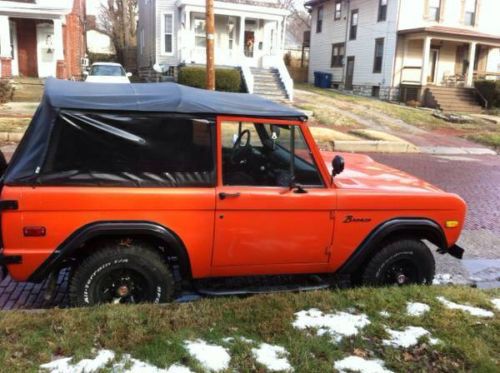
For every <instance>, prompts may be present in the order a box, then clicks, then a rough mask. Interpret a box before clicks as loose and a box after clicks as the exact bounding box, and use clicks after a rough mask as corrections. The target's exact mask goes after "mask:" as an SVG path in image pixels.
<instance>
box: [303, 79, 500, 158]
mask: <svg viewBox="0 0 500 373" xmlns="http://www.w3.org/2000/svg"><path fill="white" fill-rule="evenodd" d="M295 88H297V89H301V90H305V91H309V92H314V93H317V94H319V95H321V96H323V97H329V98H331V99H332V105H333V104H335V102H340V103H346V104H351V107H350V108H349V109H348V110H350V111H351V112H352V113H354V114H357V115H359V116H360V117H365V118H369V119H375V120H378V121H380V122H382V123H384V118H383V116H387V117H389V118H390V119H391V118H392V119H400V120H403V121H404V122H406V123H407V124H411V125H413V126H416V127H419V128H422V129H426V130H452V131H454V132H456V135H457V136H461V137H465V138H468V139H470V140H472V141H475V142H478V143H481V144H484V145H488V146H492V147H494V148H500V126H499V125H498V124H495V123H491V122H488V121H484V120H479V119H477V120H474V121H473V122H471V123H463V124H459V123H451V122H447V121H445V120H442V119H439V118H436V117H434V116H433V115H432V111H430V110H423V109H416V108H411V107H408V106H404V105H398V104H393V103H389V102H385V101H381V100H377V99H372V98H368V97H362V96H354V95H348V94H343V93H341V92H337V91H334V90H327V89H322V88H317V87H314V86H313V85H311V84H296V85H295ZM311 110H313V111H314V113H315V114H316V111H315V110H314V109H311ZM381 114H382V116H381ZM318 120H319V121H320V122H323V121H328V118H327V117H325V116H324V115H323V116H320V117H319V118H318ZM330 121H332V119H330ZM385 122H386V123H385V124H388V125H389V126H390V125H391V123H390V122H388V121H385Z"/></svg>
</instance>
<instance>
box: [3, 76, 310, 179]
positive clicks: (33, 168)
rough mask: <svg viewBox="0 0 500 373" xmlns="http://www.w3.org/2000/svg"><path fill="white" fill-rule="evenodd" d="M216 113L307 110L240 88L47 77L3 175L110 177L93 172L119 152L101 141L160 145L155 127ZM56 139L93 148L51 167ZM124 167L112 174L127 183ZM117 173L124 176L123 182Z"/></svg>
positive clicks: (142, 147) (140, 147)
mask: <svg viewBox="0 0 500 373" xmlns="http://www.w3.org/2000/svg"><path fill="white" fill-rule="evenodd" d="M164 113H168V114H169V115H168V116H166V115H164ZM217 115H234V116H240V117H264V118H270V119H278V118H279V119H295V120H297V119H303V118H305V115H304V114H303V113H302V112H300V111H298V110H295V109H293V108H291V107H288V106H285V105H280V104H277V103H275V102H272V101H270V100H266V99H264V98H262V97H259V96H256V95H251V94H245V93H227V92H213V91H207V90H203V89H197V88H191V87H187V86H183V85H179V84H175V83H144V84H113V83H84V82H72V81H67V80H57V79H53V78H50V79H47V81H46V83H45V92H44V95H43V98H42V102H41V103H40V105H39V107H38V109H37V111H36V113H35V115H34V116H33V119H32V120H31V123H30V125H29V127H28V130H27V132H26V135H25V136H24V137H23V140H22V141H21V143H20V144H19V146H18V148H17V150H16V152H15V153H14V155H13V157H12V160H11V162H10V164H9V167H8V168H7V170H6V172H5V174H4V175H3V180H2V181H3V183H5V184H7V185H14V184H17V185H23V184H29V185H34V184H40V183H48V182H49V181H48V180H49V179H50V180H52V181H53V180H56V176H57V177H58V178H59V179H61V178H63V179H65V180H68V179H71V180H77V181H78V182H79V183H87V184H88V183H97V182H99V183H100V182H102V180H105V181H106V182H109V180H113V181H116V179H117V177H118V176H117V173H110V172H108V173H107V174H105V175H104V176H102V175H97V173H96V172H94V171H95V170H94V169H95V168H96V164H97V165H99V164H109V163H111V161H112V160H115V161H116V159H117V156H116V154H115V155H114V156H111V157H104V158H106V159H104V158H103V157H102V155H99V154H98V153H99V149H102V148H109V147H113V146H115V147H116V148H117V149H122V150H123V149H129V148H128V147H127V146H131V144H132V143H134V144H135V145H134V146H136V148H134V150H133V151H132V150H130V151H129V152H130V154H131V155H133V153H134V152H139V153H138V154H140V153H141V152H144V151H146V150H148V149H149V150H150V151H156V150H158V151H160V148H161V147H162V146H164V145H163V144H161V143H158V141H159V139H157V138H156V137H157V134H158V133H160V132H168V131H173V130H174V124H175V123H181V122H182V120H184V122H182V123H189V124H190V125H192V120H195V119H205V120H207V119H208V120H209V122H207V123H213V122H214V120H215V117H216V116H217ZM167 117H168V118H167ZM174 118H177V119H174ZM183 118H184V119H183ZM167 119H168V120H167ZM177 130H179V129H177ZM188 130H189V128H188V126H186V129H185V130H183V131H184V132H185V133H184V135H186V136H188V135H189V133H188V132H187V131H188ZM51 143H52V146H50V144H51ZM55 144H59V145H58V146H59V148H60V147H61V146H66V150H68V151H69V152H70V153H75V154H77V153H79V154H83V150H82V149H85V147H89V146H90V147H92V148H94V149H93V150H92V149H91V150H92V151H93V155H92V156H81V157H80V158H83V159H81V162H80V163H81V164H80V165H79V167H78V169H75V170H71V172H66V173H60V172H59V173H56V174H55V175H54V172H51V171H50V169H51V164H54V162H56V161H58V158H60V156H59V155H58V154H52V153H53V151H52V152H51V151H50V149H54V148H57V146H55ZM79 146H80V148H79ZM94 153H95V154H94ZM115 153H116V152H115ZM80 158H78V159H80ZM101 158H103V159H101ZM96 159H97V161H96ZM61 161H63V160H61ZM91 161H95V162H94V163H93V165H89V163H90V162H91ZM122 161H123V162H122V163H125V164H126V163H127V162H126V161H124V160H122ZM120 167H121V168H126V167H125V166H123V167H122V166H120ZM97 168H99V167H97ZM83 171H85V172H86V173H85V176H82V172H83ZM122 174H123V173H120V175H119V178H120V180H118V181H116V182H117V183H121V184H127V183H129V181H130V180H129V179H130V177H129V176H126V177H124V176H123V175H122ZM128 174H130V172H129V173H127V175H128ZM110 175H111V176H110ZM134 177H135V178H136V179H137V178H139V176H137V175H135V176H134ZM140 177H141V178H144V177H143V176H140ZM122 179H126V180H125V181H123V182H122ZM58 182H59V181H58Z"/></svg>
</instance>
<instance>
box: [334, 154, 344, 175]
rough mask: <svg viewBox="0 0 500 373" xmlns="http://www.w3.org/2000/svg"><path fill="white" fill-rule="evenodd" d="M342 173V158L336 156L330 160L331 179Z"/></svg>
mask: <svg viewBox="0 0 500 373" xmlns="http://www.w3.org/2000/svg"><path fill="white" fill-rule="evenodd" d="M342 171H344V157H342V156H340V155H336V156H335V158H333V160H332V177H334V176H336V175H338V174H340V173H341V172H342Z"/></svg>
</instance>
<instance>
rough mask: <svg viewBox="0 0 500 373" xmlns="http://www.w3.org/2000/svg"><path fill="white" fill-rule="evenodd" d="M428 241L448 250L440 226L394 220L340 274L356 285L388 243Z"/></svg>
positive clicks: (374, 234) (371, 237)
mask: <svg viewBox="0 0 500 373" xmlns="http://www.w3.org/2000/svg"><path fill="white" fill-rule="evenodd" d="M408 238H410V239H417V240H420V241H422V240H428V241H429V242H431V243H432V244H434V245H436V246H437V247H439V248H443V247H444V248H446V247H447V243H446V238H445V236H444V233H443V232H442V230H441V228H440V227H439V225H438V224H437V223H435V222H433V221H430V220H424V219H415V220H413V219H411V220H410V219H394V220H392V221H388V222H385V223H383V224H381V225H380V226H379V227H377V228H376V229H375V230H374V231H373V232H372V233H370V235H369V236H368V237H367V238H366V239H365V240H364V241H363V243H362V244H361V245H359V246H358V248H357V249H356V250H355V251H354V252H353V254H352V255H351V257H350V258H349V259H348V260H347V261H346V262H345V263H344V265H343V266H342V267H341V268H340V269H339V271H338V272H339V273H340V274H348V275H350V276H351V277H352V280H353V282H354V283H356V282H357V280H358V279H359V278H360V276H361V275H362V272H363V270H364V268H365V267H366V265H367V263H368V262H369V261H370V260H371V259H372V258H373V257H374V255H376V254H377V253H378V252H379V249H381V248H382V247H384V246H385V245H387V243H388V242H391V241H396V240H401V239H408Z"/></svg>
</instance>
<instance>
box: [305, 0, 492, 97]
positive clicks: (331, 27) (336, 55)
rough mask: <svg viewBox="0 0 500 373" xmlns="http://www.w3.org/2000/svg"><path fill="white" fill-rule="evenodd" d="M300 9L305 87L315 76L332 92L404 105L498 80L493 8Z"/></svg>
mask: <svg viewBox="0 0 500 373" xmlns="http://www.w3.org/2000/svg"><path fill="white" fill-rule="evenodd" d="M306 6H308V7H309V8H310V10H311V13H312V29H311V49H310V61H309V66H310V71H309V80H310V81H311V82H312V81H313V79H314V75H313V74H314V71H322V72H329V73H331V74H333V86H334V87H336V88H340V89H345V90H352V91H354V93H359V94H363V95H373V96H379V97H383V98H391V99H392V98H396V97H401V99H402V100H405V101H406V100H408V99H410V98H415V99H417V98H420V99H422V98H423V96H424V92H427V91H430V90H434V91H433V92H438V91H439V92H443V91H442V88H441V87H440V86H443V87H450V86H453V87H471V86H472V84H473V80H474V79H475V78H476V77H487V78H490V79H495V78H498V77H499V76H500V74H499V72H500V52H499V51H500V49H499V47H500V24H499V19H500V18H499V15H500V1H499V0H310V1H308V2H307V3H306ZM422 88H424V89H422ZM454 89H455V91H456V90H457V89H458V88H454ZM436 94H437V93H436Z"/></svg>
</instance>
